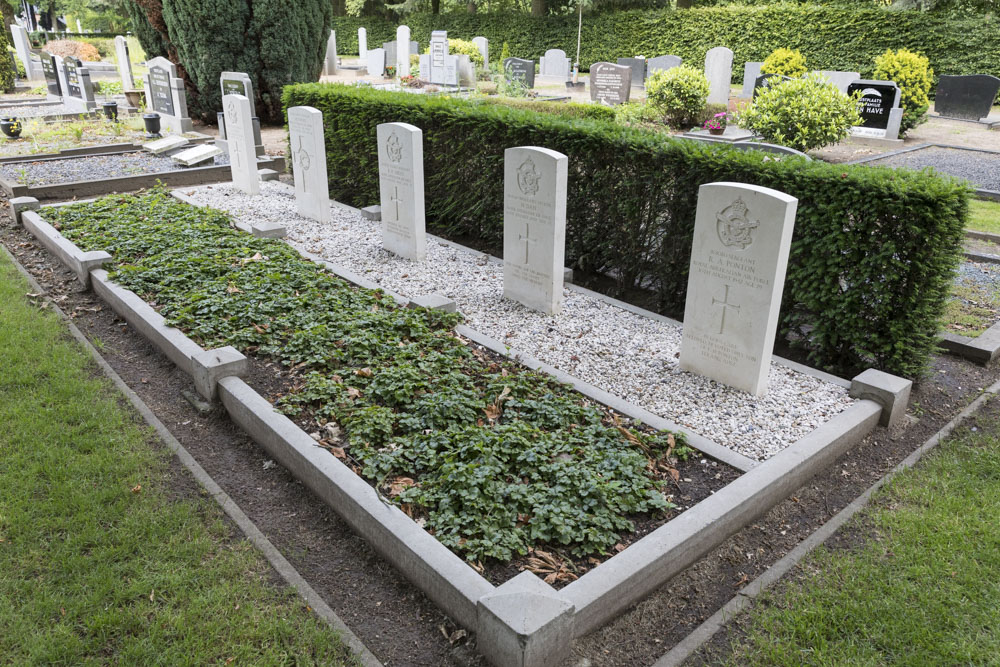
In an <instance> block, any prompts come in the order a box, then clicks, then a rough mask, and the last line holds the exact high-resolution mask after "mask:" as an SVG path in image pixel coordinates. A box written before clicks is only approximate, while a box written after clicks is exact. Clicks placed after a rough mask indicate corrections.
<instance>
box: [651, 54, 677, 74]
mask: <svg viewBox="0 0 1000 667" xmlns="http://www.w3.org/2000/svg"><path fill="white" fill-rule="evenodd" d="M682 62H684V61H683V60H682V59H681V57H680V56H656V57H655V58H650V59H649V60H647V61H646V76H651V75H652V74H653V72H659V71H662V70H668V69H673V68H675V67H680V66H681V63H682Z"/></svg>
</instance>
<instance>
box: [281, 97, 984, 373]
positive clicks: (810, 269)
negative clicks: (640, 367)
mask: <svg viewBox="0 0 1000 667" xmlns="http://www.w3.org/2000/svg"><path fill="white" fill-rule="evenodd" d="M283 99H284V103H285V107H286V109H287V108H288V107H290V106H297V105H309V106H313V107H316V108H317V109H320V110H321V111H322V112H323V114H324V126H325V140H326V149H327V162H328V168H329V174H330V194H331V196H333V197H334V198H335V199H337V200H339V201H342V202H346V203H349V204H352V205H355V206H359V207H360V206H368V205H370V204H372V203H373V202H377V201H378V199H379V192H378V156H377V153H376V126H377V125H378V124H380V123H386V122H407V123H412V124H413V125H416V126H417V127H419V128H421V129H422V130H423V136H424V174H425V192H426V195H425V196H426V205H427V221H428V225H429V226H430V228H432V229H433V230H434V231H436V232H438V233H441V234H443V235H445V236H453V237H464V238H466V239H468V238H470V237H471V238H478V239H481V240H482V241H484V242H485V243H487V244H493V245H494V247H497V246H499V245H501V243H502V234H503V229H502V221H503V206H502V200H503V153H504V149H506V148H508V147H511V146H524V145H535V146H544V147H546V148H551V149H553V150H557V151H560V152H562V153H565V154H566V155H568V156H569V165H570V167H569V189H568V202H567V233H566V256H567V261H568V262H571V263H572V265H573V266H574V267H575V268H578V269H581V270H584V271H593V272H600V273H604V274H608V275H613V276H615V277H616V279H617V280H618V283H619V287H620V288H622V289H624V288H630V287H635V286H639V285H642V286H644V287H647V288H650V289H652V290H654V291H655V293H656V295H657V297H658V300H659V304H658V305H659V308H660V309H661V310H663V311H664V312H667V313H671V314H674V315H677V314H680V313H682V312H683V307H684V297H685V291H686V289H687V274H688V264H689V262H690V252H691V240H692V233H693V227H694V214H695V208H696V205H697V198H698V187H699V186H700V185H702V184H703V183H711V182H714V181H736V182H741V183H752V184H757V185H762V186H766V187H770V188H774V189H776V190H780V191H782V192H787V193H788V194H791V195H793V196H795V197H798V199H799V209H798V219H797V223H796V226H795V235H794V239H793V244H792V255H791V262H790V265H789V269H788V280H787V283H786V287H785V297H784V302H783V307H782V326H783V331H784V334H785V335H786V336H788V337H789V339H790V340H792V339H794V340H793V343H794V342H795V341H798V342H797V343H796V344H803V345H804V346H805V347H806V348H807V350H808V353H809V356H810V359H811V361H812V362H813V363H815V364H816V365H818V366H821V367H823V368H826V369H829V370H832V371H835V372H839V373H849V372H851V371H854V370H857V369H861V368H865V367H869V366H874V367H876V368H880V369H883V370H887V371H890V372H894V373H899V374H902V375H905V376H909V377H915V376H917V375H918V374H919V373H920V372H921V371H922V370H923V368H924V367H925V365H926V363H927V361H928V358H929V356H930V354H931V353H932V352H933V350H934V347H935V344H936V340H937V334H938V330H939V325H940V319H941V315H942V312H943V307H944V303H945V299H946V297H947V295H948V293H949V288H950V281H951V277H952V274H953V271H954V268H955V266H956V264H957V262H958V259H959V255H960V250H961V248H960V244H961V240H962V235H963V224H964V221H965V218H966V217H967V215H968V199H969V195H970V189H969V188H968V186H967V185H966V184H965V183H964V182H959V181H955V180H952V179H949V178H945V177H939V176H935V175H933V174H931V173H927V172H911V171H896V170H893V169H889V168H872V167H846V166H841V165H830V164H825V163H822V162H818V161H817V162H807V161H804V160H800V159H798V158H787V159H784V160H776V159H774V157H769V156H767V155H765V154H763V153H758V152H756V151H751V152H740V151H734V150H732V149H730V148H726V147H719V146H712V145H707V144H703V143H700V142H694V141H686V140H680V139H673V138H670V137H668V136H666V135H663V134H661V133H653V132H647V131H642V130H637V129H632V128H626V127H622V126H620V125H615V124H613V123H609V122H604V121H599V120H590V119H579V118H562V117H559V116H557V115H554V114H545V113H537V112H533V111H529V110H525V109H512V108H506V107H503V106H500V105H492V104H476V103H472V102H468V101H465V100H458V99H449V98H426V97H424V96H419V95H412V94H407V93H389V92H385V91H378V90H372V89H365V88H350V87H347V86H339V85H331V84H299V85H295V86H289V87H287V88H285V92H284V98H283Z"/></svg>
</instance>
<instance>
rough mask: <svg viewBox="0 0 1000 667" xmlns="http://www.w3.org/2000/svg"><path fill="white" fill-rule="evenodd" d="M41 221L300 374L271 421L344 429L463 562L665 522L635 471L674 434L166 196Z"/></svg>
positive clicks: (207, 325)
mask: <svg viewBox="0 0 1000 667" xmlns="http://www.w3.org/2000/svg"><path fill="white" fill-rule="evenodd" d="M45 215H46V218H47V219H48V220H49V221H51V222H55V223H57V224H58V226H59V228H60V229H61V230H62V232H63V234H65V235H66V236H67V238H69V239H71V240H73V241H74V242H76V243H77V244H78V245H80V246H82V247H83V248H87V249H97V248H100V249H102V250H106V251H108V252H110V253H111V255H112V257H113V258H114V262H115V267H114V268H115V271H114V273H113V275H112V277H113V278H114V279H115V280H116V281H117V282H118V283H120V284H122V285H123V286H125V287H127V288H129V289H131V290H133V291H134V292H136V293H137V294H141V295H144V296H145V297H146V298H149V299H155V301H156V303H157V307H158V310H160V312H161V313H162V314H163V315H164V317H166V318H167V322H168V324H170V325H172V326H176V327H179V328H180V329H182V330H183V331H185V332H186V333H188V335H190V336H192V337H193V338H194V339H195V340H196V341H198V342H199V343H201V344H202V345H204V346H206V347H218V346H222V345H233V346H235V347H237V348H239V349H241V350H243V351H246V352H247V353H253V354H256V355H258V356H263V357H270V358H271V359H274V360H276V361H279V362H281V363H282V364H284V365H285V366H287V367H294V368H296V369H302V372H303V374H304V375H305V377H304V378H302V381H301V382H300V383H297V385H296V388H295V389H294V390H293V391H292V392H291V393H289V394H288V395H286V396H285V397H284V398H283V399H282V400H281V402H280V406H281V407H282V409H283V410H284V411H285V412H286V413H288V414H293V415H301V416H302V417H303V419H304V420H307V421H308V422H309V423H310V424H314V425H315V426H316V427H319V428H322V426H324V425H326V424H327V423H328V422H329V421H331V420H335V421H336V422H337V423H338V424H340V425H341V426H343V427H344V430H345V431H346V434H347V442H348V445H349V446H348V447H347V448H346V454H347V456H349V457H350V459H349V460H351V461H352V462H357V464H358V465H359V466H360V468H361V473H362V474H363V475H364V476H365V477H366V478H367V479H369V480H370V481H371V482H372V483H373V484H374V485H376V486H377V487H378V488H379V490H380V491H382V492H383V493H384V494H385V495H386V496H387V497H389V498H392V499H393V500H394V501H395V502H397V503H403V504H406V505H407V506H408V508H409V509H410V511H411V512H413V514H414V515H415V516H416V517H417V518H422V519H426V521H427V527H428V528H429V529H431V530H432V531H433V532H434V535H435V537H436V538H437V539H438V540H440V541H441V542H442V543H443V544H445V545H446V546H448V547H450V548H452V549H453V550H455V551H456V552H458V553H462V554H464V555H465V556H466V557H467V558H469V559H470V560H479V559H481V558H485V557H493V558H498V559H500V560H510V558H511V557H512V556H513V554H525V553H526V552H527V550H528V549H529V548H531V547H533V546H536V545H537V546H540V545H543V544H552V545H557V546H558V547H559V548H565V549H566V550H567V551H569V552H571V553H573V554H576V555H586V554H590V553H594V552H606V551H608V550H609V549H610V548H611V547H612V546H614V545H615V544H616V543H617V542H618V541H619V540H620V539H621V533H623V532H627V531H630V530H632V528H633V524H632V522H631V521H630V519H629V516H630V515H635V514H646V513H650V512H656V511H658V510H661V509H665V508H668V507H671V504H670V503H669V502H668V501H667V499H666V498H665V497H664V493H663V491H664V489H665V482H664V480H665V475H663V474H659V473H654V472H651V471H654V470H655V469H656V463H657V462H661V463H667V462H668V461H670V460H671V457H672V456H674V455H686V453H687V452H688V451H689V450H687V448H686V447H684V446H683V443H682V441H680V440H678V439H677V436H673V435H671V434H668V433H649V432H642V431H638V430H635V429H632V428H629V426H630V425H629V424H623V425H621V426H620V427H619V425H618V424H617V423H615V422H614V421H613V420H612V417H611V415H609V414H608V413H607V412H605V411H604V410H602V409H600V408H597V407H595V406H594V405H593V404H592V403H591V402H590V401H588V400H587V399H585V398H584V397H583V396H581V395H579V394H577V393H575V392H574V391H573V390H572V389H570V388H569V387H567V386H565V385H560V384H558V383H556V382H555V381H554V380H552V379H551V378H550V377H548V376H545V375H543V374H540V373H536V372H532V371H529V370H527V369H525V368H524V367H523V366H519V365H517V364H515V363H513V362H510V361H503V360H497V359H494V358H491V357H488V356H486V355H483V354H482V353H480V352H479V351H478V350H473V349H471V348H470V347H469V346H467V345H466V344H464V342H463V341H461V340H459V339H458V337H457V336H456V335H455V334H454V325H455V324H456V323H457V322H458V321H459V319H460V316H459V315H457V314H454V313H452V314H448V313H441V312H440V311H434V310H427V309H411V308H402V307H399V306H397V305H396V303H395V301H394V300H393V299H392V298H391V297H389V296H388V295H386V294H385V293H383V292H382V291H381V290H377V291H376V290H367V289H362V288H357V287H354V286H351V285H349V284H348V283H346V282H345V281H343V280H341V279H340V278H338V277H336V276H334V275H331V274H329V273H327V272H326V271H325V270H324V269H323V268H322V267H321V266H319V265H318V264H315V263H312V262H309V261H306V260H304V259H302V258H301V257H300V256H299V254H298V253H297V251H295V250H294V249H293V248H292V247H290V246H289V245H287V244H286V243H284V242H282V241H274V240H268V239H259V238H254V237H252V236H250V235H249V234H245V233H242V232H239V231H236V230H235V229H233V228H232V227H231V225H230V221H229V218H228V217H227V216H226V215H225V214H223V213H221V212H219V211H215V210H212V209H207V208H197V207H194V206H190V205H188V204H184V203H181V202H179V201H177V200H176V199H174V198H173V197H171V196H170V194H169V192H166V191H165V190H154V191H152V192H149V193H145V194H141V195H130V196H120V195H112V196H111V197H106V198H104V199H101V200H99V201H97V202H96V203H93V204H79V205H75V206H68V207H61V208H58V209H46V212H45ZM675 446H676V449H675ZM671 450H674V451H673V452H671ZM647 452H648V454H647Z"/></svg>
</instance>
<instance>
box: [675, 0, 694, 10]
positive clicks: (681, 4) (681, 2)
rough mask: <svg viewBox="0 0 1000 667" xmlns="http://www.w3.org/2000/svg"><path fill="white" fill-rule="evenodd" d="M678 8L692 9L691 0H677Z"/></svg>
mask: <svg viewBox="0 0 1000 667" xmlns="http://www.w3.org/2000/svg"><path fill="white" fill-rule="evenodd" d="M677 9H691V0H677Z"/></svg>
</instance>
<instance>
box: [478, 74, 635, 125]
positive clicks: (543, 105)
mask: <svg viewBox="0 0 1000 667" xmlns="http://www.w3.org/2000/svg"><path fill="white" fill-rule="evenodd" d="M479 85H480V88H481V87H482V86H483V84H482V83H481V84H479ZM475 103H477V104H502V105H504V106H507V107H511V108H514V109H528V110H530V111H537V112H539V113H548V114H554V115H556V116H563V117H565V118H600V119H604V120H613V119H614V117H615V108H614V107H606V106H600V105H597V104H580V103H578V102H543V101H539V100H527V99H510V98H496V97H493V98H489V97H486V98H478V99H476V100H475Z"/></svg>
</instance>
